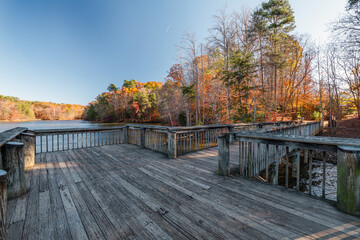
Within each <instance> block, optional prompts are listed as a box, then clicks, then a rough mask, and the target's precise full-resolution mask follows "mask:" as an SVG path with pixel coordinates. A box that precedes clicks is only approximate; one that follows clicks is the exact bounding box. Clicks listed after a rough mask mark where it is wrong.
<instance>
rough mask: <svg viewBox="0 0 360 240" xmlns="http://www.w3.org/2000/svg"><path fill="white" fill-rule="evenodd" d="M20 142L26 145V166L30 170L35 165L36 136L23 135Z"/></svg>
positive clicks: (30, 134)
mask: <svg viewBox="0 0 360 240" xmlns="http://www.w3.org/2000/svg"><path fill="white" fill-rule="evenodd" d="M20 141H21V142H22V143H23V144H24V148H23V150H24V166H25V169H28V168H30V167H32V166H34V164H35V135H34V134H32V133H21V134H20Z"/></svg>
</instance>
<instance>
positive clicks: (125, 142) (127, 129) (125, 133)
mask: <svg viewBox="0 0 360 240" xmlns="http://www.w3.org/2000/svg"><path fill="white" fill-rule="evenodd" d="M128 133H129V127H128V126H125V127H124V144H128V143H129V134H128Z"/></svg>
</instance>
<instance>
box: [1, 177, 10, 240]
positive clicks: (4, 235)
mask: <svg viewBox="0 0 360 240" xmlns="http://www.w3.org/2000/svg"><path fill="white" fill-rule="evenodd" d="M6 189H7V172H5V171H4V170H0V239H5V240H7V239H9V237H8V216H7V190H6Z"/></svg>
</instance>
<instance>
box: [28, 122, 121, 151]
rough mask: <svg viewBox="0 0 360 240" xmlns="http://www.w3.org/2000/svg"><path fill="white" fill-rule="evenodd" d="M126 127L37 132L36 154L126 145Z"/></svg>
mask: <svg viewBox="0 0 360 240" xmlns="http://www.w3.org/2000/svg"><path fill="white" fill-rule="evenodd" d="M123 129H124V127H118V128H95V129H94V128H80V129H79V128H70V129H44V130H35V131H34V133H35V135H36V153H42V152H56V151H64V150H70V149H77V148H86V147H94V146H103V145H110V144H120V143H124V133H123Z"/></svg>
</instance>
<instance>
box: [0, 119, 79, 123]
mask: <svg viewBox="0 0 360 240" xmlns="http://www.w3.org/2000/svg"><path fill="white" fill-rule="evenodd" d="M41 121H44V122H51V121H85V120H82V119H67V120H42V119H28V120H0V123H21V122H41Z"/></svg>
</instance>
